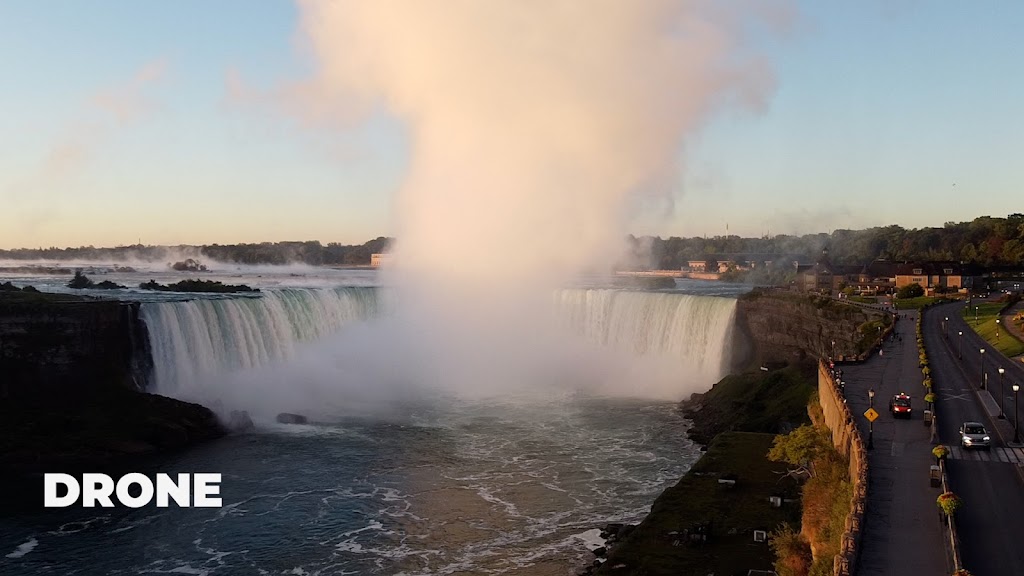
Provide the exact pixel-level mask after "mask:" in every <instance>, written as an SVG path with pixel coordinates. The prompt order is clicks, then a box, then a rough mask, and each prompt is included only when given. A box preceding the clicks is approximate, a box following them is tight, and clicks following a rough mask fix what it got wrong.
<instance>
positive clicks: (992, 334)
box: [963, 302, 1024, 358]
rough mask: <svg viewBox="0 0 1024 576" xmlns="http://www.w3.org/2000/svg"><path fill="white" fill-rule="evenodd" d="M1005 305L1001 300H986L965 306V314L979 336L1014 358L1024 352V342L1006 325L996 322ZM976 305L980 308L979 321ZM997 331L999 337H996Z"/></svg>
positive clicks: (965, 317)
mask: <svg viewBox="0 0 1024 576" xmlns="http://www.w3.org/2000/svg"><path fill="white" fill-rule="evenodd" d="M1004 306H1006V304H1005V303H1001V302H984V303H980V304H976V305H972V306H970V307H968V308H964V312H963V315H964V319H965V320H966V321H967V324H968V325H969V326H970V327H971V328H973V329H974V331H975V332H977V333H978V336H981V337H982V338H984V339H985V341H986V342H988V343H989V344H990V345H991V346H992V347H993V348H995V349H996V350H999V351H1000V352H1002V353H1003V354H1004V355H1005V356H1007V357H1008V358H1013V357H1015V356H1020V355H1021V354H1024V342H1021V341H1020V340H1018V339H1017V338H1016V337H1014V336H1013V334H1010V333H1009V332H1007V330H1006V327H1004V326H1002V325H999V324H996V319H998V318H999V313H1000V312H1001V311H1002V309H1003V307H1004ZM975 307H977V310H978V316H977V321H975V316H974V309H975ZM997 331H998V333H999V338H996V332H997Z"/></svg>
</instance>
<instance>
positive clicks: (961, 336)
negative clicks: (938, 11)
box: [956, 330, 964, 359]
mask: <svg viewBox="0 0 1024 576" xmlns="http://www.w3.org/2000/svg"><path fill="white" fill-rule="evenodd" d="M959 334H960V349H959V350H957V352H956V357H957V358H961V359H962V358H963V357H964V331H963V330H961V331H960V332H959Z"/></svg>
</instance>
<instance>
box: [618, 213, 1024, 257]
mask: <svg viewBox="0 0 1024 576" xmlns="http://www.w3.org/2000/svg"><path fill="white" fill-rule="evenodd" d="M628 241H629V242H630V244H631V249H632V250H631V255H630V258H629V262H626V263H624V264H625V265H627V266H631V267H645V266H649V267H653V268H660V269H666V270H668V269H678V268H680V267H682V266H686V263H687V261H688V260H699V259H705V258H715V257H717V256H721V255H735V257H736V258H737V259H738V258H740V257H742V256H744V255H748V256H750V257H752V258H753V259H756V257H757V256H759V255H764V256H768V257H774V258H772V259H774V260H787V261H788V262H787V264H791V263H792V261H793V260H798V261H800V262H806V263H811V262H814V261H815V260H816V259H817V257H818V255H820V254H821V250H822V248H825V247H827V248H828V250H829V259H830V260H831V261H832V262H833V263H834V264H866V263H868V262H871V261H873V260H876V259H879V258H883V259H887V260H893V261H924V260H946V261H956V262H964V263H967V264H978V265H981V266H987V267H992V266H1020V265H1022V263H1024V214H1010V215H1009V216H1007V217H1006V218H994V217H991V216H982V217H980V218H975V219H974V220H972V221H970V222H947V223H946V224H945V225H944V226H943V227H942V228H917V229H906V228H903V227H901V226H895V225H893V226H885V227H879V228H867V229H865V230H836V231H834V232H832V233H831V234H825V233H821V234H807V235H804V236H787V235H784V234H783V235H778V236H772V237H770V238H769V237H764V238H741V237H739V236H715V237H711V238H700V237H693V238H678V237H675V236H673V237H670V238H668V239H664V240H663V239H661V238H657V237H650V236H647V237H640V238H637V237H634V236H630V237H629V238H628Z"/></svg>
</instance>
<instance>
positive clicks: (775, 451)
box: [768, 424, 830, 478]
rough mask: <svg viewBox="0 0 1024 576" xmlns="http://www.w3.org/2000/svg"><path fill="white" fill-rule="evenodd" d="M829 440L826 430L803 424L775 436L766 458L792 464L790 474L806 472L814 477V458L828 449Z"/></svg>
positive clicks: (797, 474)
mask: <svg viewBox="0 0 1024 576" xmlns="http://www.w3.org/2000/svg"><path fill="white" fill-rule="evenodd" d="M829 441H830V440H829V436H828V432H827V431H825V430H823V429H821V428H818V427H816V426H812V425H810V424H804V425H803V426H800V427H799V428H797V429H795V430H793V431H792V432H790V433H789V434H785V435H779V436H776V437H775V441H774V442H773V443H772V449H771V450H769V451H768V459H769V460H771V461H773V462H785V463H786V464H789V465H790V466H793V468H792V469H790V471H789V474H790V475H792V476H800V475H804V474H806V475H807V476H808V477H810V478H814V474H815V472H814V460H815V459H816V458H817V457H818V456H820V455H821V454H822V453H823V452H825V451H826V450H828V448H829Z"/></svg>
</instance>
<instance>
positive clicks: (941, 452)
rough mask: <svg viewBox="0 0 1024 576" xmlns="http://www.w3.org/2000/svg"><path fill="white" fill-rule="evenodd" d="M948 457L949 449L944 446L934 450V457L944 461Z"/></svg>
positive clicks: (940, 445)
mask: <svg viewBox="0 0 1024 576" xmlns="http://www.w3.org/2000/svg"><path fill="white" fill-rule="evenodd" d="M948 455H949V448H946V447H945V446H943V445H942V444H939V445H938V446H936V447H935V448H932V456H935V457H936V458H939V459H942V458H945V457H946V456H948ZM947 494H948V492H947ZM940 506H941V504H940Z"/></svg>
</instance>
